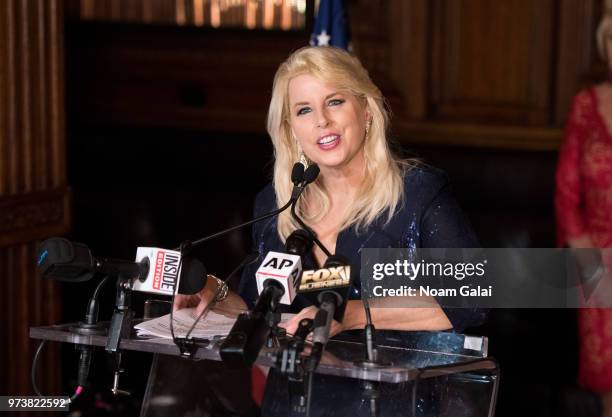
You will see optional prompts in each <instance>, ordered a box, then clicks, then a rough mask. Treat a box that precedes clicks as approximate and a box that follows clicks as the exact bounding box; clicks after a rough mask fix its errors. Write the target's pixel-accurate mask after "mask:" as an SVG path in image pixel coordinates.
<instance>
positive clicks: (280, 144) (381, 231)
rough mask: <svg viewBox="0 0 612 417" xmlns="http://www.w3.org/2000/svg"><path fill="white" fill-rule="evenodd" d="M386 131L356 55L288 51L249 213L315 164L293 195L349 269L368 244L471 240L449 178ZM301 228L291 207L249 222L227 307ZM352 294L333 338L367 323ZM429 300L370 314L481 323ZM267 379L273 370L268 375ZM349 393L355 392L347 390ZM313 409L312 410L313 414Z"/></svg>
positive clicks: (430, 323) (207, 295)
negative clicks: (261, 180) (267, 180)
mask: <svg viewBox="0 0 612 417" xmlns="http://www.w3.org/2000/svg"><path fill="white" fill-rule="evenodd" d="M388 127H389V117H388V114H387V111H386V109H385V105H384V99H383V96H382V94H381V93H380V91H379V89H378V88H377V87H376V86H375V85H374V84H373V83H372V81H371V80H370V77H369V76H368V73H367V71H366V70H365V69H364V68H363V66H362V65H361V63H360V62H359V61H358V59H357V58H355V57H354V56H352V55H350V54H349V53H348V52H346V51H344V50H341V49H336V48H331V47H306V48H302V49H300V50H298V51H296V52H294V53H293V54H292V55H291V56H290V57H289V58H288V59H287V60H286V61H285V62H284V63H282V64H281V65H280V67H279V69H278V71H277V73H276V76H275V78H274V86H273V91H272V99H271V102H270V108H269V112H268V125H267V128H268V133H269V135H270V137H271V138H272V143H273V145H274V151H275V155H274V156H275V164H274V179H273V182H272V184H270V185H269V186H268V187H266V188H265V189H264V190H263V191H261V192H260V193H259V195H258V196H257V198H256V201H255V215H260V214H263V213H266V212H269V211H272V210H273V209H275V208H276V207H278V206H280V205H282V204H284V203H285V202H286V201H288V199H289V197H290V193H291V189H292V184H291V181H290V177H291V169H292V166H293V164H294V163H295V162H296V161H299V160H302V161H304V162H306V163H307V164H308V163H316V164H318V166H319V168H320V170H321V173H320V175H319V177H318V178H317V180H316V181H315V182H314V183H313V184H311V185H309V186H308V188H307V190H306V192H305V193H304V194H303V195H302V197H301V199H300V200H299V206H298V213H299V214H300V216H301V217H302V218H303V219H304V221H305V223H307V224H308V225H309V227H310V228H312V230H313V231H314V232H315V233H316V235H317V237H318V239H319V240H320V241H321V242H322V243H323V244H324V245H325V246H326V247H327V248H328V249H329V250H330V252H331V253H336V254H340V255H343V256H344V257H346V258H348V259H349V261H350V263H351V268H353V269H357V270H358V269H359V267H360V250H361V248H364V247H373V248H387V247H398V248H402V247H413V248H416V247H430V248H431V247H475V246H477V245H478V242H477V239H476V238H475V236H474V234H473V232H472V229H471V228H470V226H469V224H468V223H467V222H466V220H465V218H464V216H463V213H462V211H461V210H460V209H459V207H458V206H457V204H456V202H455V200H454V198H453V197H452V194H451V191H450V187H449V184H448V181H447V179H446V177H445V176H444V175H443V174H442V173H441V172H439V171H437V170H435V169H433V168H426V167H425V166H424V165H418V164H415V163H414V162H412V161H403V160H400V159H398V158H397V157H396V156H395V155H394V154H393V153H392V152H391V150H390V148H389V143H388V138H387V132H388ZM297 228H299V225H298V224H297V223H295V221H294V220H293V219H292V217H291V215H290V213H288V212H285V213H283V214H281V215H280V216H279V217H278V218H273V219H270V220H269V221H264V222H262V223H259V224H256V225H255V226H254V227H253V241H254V242H253V243H254V248H255V250H256V251H258V253H259V261H258V262H256V263H254V264H253V265H251V266H250V267H248V268H246V270H245V271H244V272H243V275H242V281H241V283H240V288H239V294H234V293H231V294H230V295H229V296H228V297H227V298H226V299H225V300H224V301H223V303H225V304H226V305H227V306H229V307H232V308H246V307H247V306H251V307H252V306H253V304H254V302H255V300H256V299H257V288H256V284H255V277H254V272H255V271H256V269H257V268H258V266H259V264H260V263H261V261H262V260H263V257H264V256H265V255H266V254H267V253H268V252H269V251H281V252H282V251H283V250H284V241H285V239H286V237H287V236H288V235H289V234H290V233H291V232H292V231H293V230H295V229H297ZM325 260H326V256H325V254H324V253H323V252H322V251H321V250H320V249H319V248H318V247H316V246H315V247H314V249H313V251H312V253H311V254H309V255H308V256H306V259H304V263H305V268H316V267H317V266H320V265H323V264H324V263H325ZM355 276H357V277H358V276H359V273H358V272H357V273H356V274H355ZM210 281H211V280H209V284H208V285H207V287H210V288H207V289H205V290H204V291H203V293H202V294H201V296H200V305H199V306H198V308H200V309H201V308H203V306H204V305H206V304H207V303H208V301H210V300H211V299H212V295H213V293H214V290H215V289H216V284H215V283H214V282H210ZM351 297H352V298H353V299H351V300H349V301H348V304H347V307H346V311H345V315H344V320H343V322H342V323H337V322H334V324H333V328H332V334H333V335H335V334H338V333H340V332H343V331H347V330H359V329H363V327H364V326H365V324H366V320H365V314H364V310H363V305H362V303H361V301H360V297H361V284H360V282H355V283H354V286H353V289H352V291H351ZM181 303H182V304H181V305H187V303H186V302H185V301H181ZM433 305H434V307H431V308H373V311H372V318H373V322H374V325H375V326H376V328H377V329H379V330H390V331H406V330H450V329H454V330H456V331H462V330H463V329H465V327H466V326H469V325H475V324H478V323H480V322H481V321H482V320H483V319H484V313H482V312H481V311H477V310H467V309H462V310H459V309H457V310H452V309H447V310H445V309H442V308H441V307H439V306H437V304H435V302H434V304H433ZM291 309H292V311H293V312H296V313H297V315H296V316H295V317H294V318H293V319H292V320H291V321H290V322H288V323H286V328H287V331H288V332H289V333H293V332H294V331H295V330H296V328H297V325H298V323H299V321H300V320H301V319H302V318H305V317H309V318H313V317H314V315H315V313H316V308H315V307H313V306H311V305H309V303H308V302H307V300H306V299H303V298H302V297H300V296H298V297H297V299H296V300H295V301H294V303H293V305H292V306H291ZM381 333H384V332H381ZM396 333H399V332H394V334H396ZM271 377H272V379H275V378H277V377H278V375H276V374H274V373H272V374H271ZM318 378H320V380H319V381H318V382H317V383H316V384H315V385H316V386H323V387H325V386H327V387H330V386H331V385H334V384H336V383H337V384H339V385H337V386H336V385H334V387H335V388H333V390H332V391H333V392H334V393H335V394H334V395H340V391H342V390H343V388H342V387H343V386H344V385H343V383H342V382H341V381H332V380H333V378H331V377H326V378H323V377H318ZM276 381H277V382H278V380H276ZM277 385H278V386H279V387H283V386H286V384H282V383H281V384H280V385H279V384H277ZM268 391H270V390H268ZM328 392H329V391H328ZM347 392H348V391H347ZM274 395H275V396H274V397H269V398H268V399H269V400H270V401H277V400H278V395H279V393H278V391H276V392H275V394H274ZM315 395H316V397H313V398H320V399H321V401H319V400H317V404H326V402H325V400H324V399H323V398H321V397H320V396H321V395H325V393H324V392H321V393H318V394H315ZM347 395H348V398H352V394H347ZM336 398H339V397H336ZM356 400H357V399H355V401H352V402H351V401H349V403H348V404H344V403H343V404H338V403H336V402H334V403H329V404H328V405H327V407H334V410H335V411H336V413H335V414H336V415H348V413H349V412H351V413H352V412H353V409H354V407H355V406H356V404H357V403H358V401H356ZM267 404H268V405H270V403H269V402H268V403H267ZM275 407H276V408H275V410H276V411H275V412H274V413H272V412H271V411H270V409H269V408H268V407H267V406H266V404H264V411H265V410H268V411H265V412H264V414H265V415H290V411H289V410H288V409H284V408H283V409H279V408H278V405H276V406H275ZM321 407H325V406H323V405H321ZM337 407H346V408H343V409H339V408H337ZM366 411H367V410H366ZM320 412H323V411H322V410H320ZM312 415H313V416H314V415H317V412H316V411H314V410H313V414H312Z"/></svg>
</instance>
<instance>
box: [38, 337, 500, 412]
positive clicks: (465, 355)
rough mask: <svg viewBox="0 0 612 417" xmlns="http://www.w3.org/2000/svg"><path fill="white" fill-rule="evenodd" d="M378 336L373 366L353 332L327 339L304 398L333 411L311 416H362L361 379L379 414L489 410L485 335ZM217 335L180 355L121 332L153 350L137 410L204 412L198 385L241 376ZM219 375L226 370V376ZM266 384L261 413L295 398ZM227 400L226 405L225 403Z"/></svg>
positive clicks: (98, 341)
mask: <svg viewBox="0 0 612 417" xmlns="http://www.w3.org/2000/svg"><path fill="white" fill-rule="evenodd" d="M377 336H378V337H377V343H378V351H379V358H380V359H381V360H382V361H383V362H384V365H381V366H377V367H363V366H360V365H358V364H357V363H358V362H359V361H360V360H362V359H364V355H365V353H364V352H365V350H364V345H363V343H361V340H362V339H361V336H360V332H345V333H343V334H342V335H341V338H340V340H331V341H330V342H329V344H328V346H327V349H326V352H325V354H324V356H323V358H322V360H321V363H320V364H319V366H318V368H317V370H316V371H315V372H316V375H315V377H314V378H313V381H314V382H313V389H312V394H311V401H312V402H313V403H316V404H319V405H320V404H328V405H332V404H333V405H332V406H331V408H332V410H333V412H332V413H331V414H328V413H325V412H322V413H316V412H311V416H312V417H315V416H323V415H335V416H343V415H347V414H349V413H350V415H351V417H358V416H361V415H363V416H369V415H370V413H369V402H367V401H364V400H361V399H360V395H361V394H360V393H361V392H362V391H363V381H375V383H376V386H377V387H378V392H379V394H378V404H379V409H380V410H381V415H382V416H386V415H394V416H413V417H430V416H459V417H488V416H493V415H494V412H495V402H496V398H497V390H498V384H499V369H498V366H497V363H496V361H495V360H494V359H492V358H489V357H488V340H487V338H486V337H480V336H478V337H476V336H466V335H462V334H456V333H448V332H380V331H379V333H378V334H377ZM30 337H31V338H35V339H45V340H49V341H57V342H65V343H73V344H82V345H91V346H99V347H101V348H104V346H105V344H106V336H99V335H80V334H76V333H73V332H71V331H70V325H58V326H47V327H33V328H31V329H30ZM219 342H220V341H219V340H213V341H208V342H204V343H201V344H199V347H198V349H197V351H196V352H195V353H194V355H193V356H192V358H191V359H184V358H181V357H180V352H179V349H178V347H176V346H175V345H174V344H173V342H172V341H171V340H166V339H144V338H138V337H136V336H134V335H132V336H131V337H130V338H125V339H123V340H122V341H121V344H120V348H121V349H123V350H132V351H142V352H150V353H154V354H155V356H154V360H153V365H152V367H151V370H150V375H149V380H148V386H147V390H146V394H145V398H144V399H143V405H142V410H141V416H142V417H157V416H198V415H202V416H206V415H211V414H209V413H208V414H207V412H206V411H205V410H204V408H205V407H206V405H202V404H198V399H197V397H198V390H202V389H204V388H203V385H204V384H205V383H209V384H212V385H215V384H217V387H222V386H223V384H229V390H230V391H231V384H232V379H234V381H235V378H244V377H247V376H245V375H248V374H246V373H235V371H230V370H227V369H224V367H223V364H222V363H221V362H220V361H221V358H220V356H219V344H220V343H219ZM277 352H278V349H277V348H265V349H263V350H262V352H261V353H260V355H259V357H258V359H257V362H256V363H257V364H258V365H262V366H267V367H272V368H273V367H274V366H275V365H276V354H277ZM194 360H195V361H194ZM199 360H204V361H201V362H200V361H199ZM211 361H212V362H211ZM211 369H213V370H214V372H211ZM213 373H214V374H215V375H216V376H215V375H212V374H213ZM224 376H225V377H227V378H225V379H226V381H225V382H224V381H223V378H224ZM227 379H229V380H228V381H227ZM267 385H268V387H267V388H269V389H268V390H267V392H266V395H265V400H264V407H265V408H266V410H270V411H269V412H268V411H267V412H266V414H264V415H266V416H267V415H271V416H276V415H278V416H281V415H282V416H286V415H288V414H287V411H286V409H285V408H284V407H282V406H277V404H291V402H292V401H294V399H293V398H292V393H293V390H292V388H291V385H292V383H289V381H288V380H287V379H286V377H285V376H283V375H281V374H280V373H279V372H271V374H270V377H269V379H268V384H267ZM271 387H273V388H271ZM212 389H215V387H214V386H213V388H212ZM194 397H196V398H194ZM220 397H221V402H222V403H223V401H224V398H226V399H227V400H228V401H235V402H238V403H240V401H241V399H240V398H234V399H232V398H227V396H224V395H221V396H220ZM230 397H231V395H230ZM227 406H228V407H232V405H231V404H227ZM237 407H238V408H240V405H238V406H237ZM236 415H239V411H237V412H236Z"/></svg>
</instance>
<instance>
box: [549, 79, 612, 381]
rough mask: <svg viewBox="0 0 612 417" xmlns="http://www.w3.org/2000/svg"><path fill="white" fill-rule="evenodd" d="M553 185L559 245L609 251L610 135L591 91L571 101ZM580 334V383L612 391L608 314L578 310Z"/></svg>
mask: <svg viewBox="0 0 612 417" xmlns="http://www.w3.org/2000/svg"><path fill="white" fill-rule="evenodd" d="M610 129H612V123H611V124H610ZM556 185H557V191H556V195H555V207H556V212H557V231H558V234H557V239H558V243H559V245H560V246H565V245H567V240H568V239H571V238H575V237H579V236H582V235H585V234H586V235H588V236H590V238H591V240H592V242H593V245H594V246H596V247H600V248H609V247H612V134H611V132H610V130H609V127H608V126H607V125H606V123H605V121H604V118H603V117H602V115H601V113H600V112H599V106H598V102H597V95H596V92H595V89H593V88H591V89H588V90H583V91H581V92H580V93H578V95H576V97H575V98H574V102H573V105H572V110H571V113H570V117H569V120H568V122H567V126H566V130H565V143H564V144H563V146H562V148H561V151H560V154H559V163H558V166H557V175H556ZM578 332H579V339H580V369H579V376H578V382H579V383H580V384H581V385H582V386H583V387H585V388H587V389H590V390H593V391H597V392H604V391H609V390H612V309H594V308H582V309H579V310H578Z"/></svg>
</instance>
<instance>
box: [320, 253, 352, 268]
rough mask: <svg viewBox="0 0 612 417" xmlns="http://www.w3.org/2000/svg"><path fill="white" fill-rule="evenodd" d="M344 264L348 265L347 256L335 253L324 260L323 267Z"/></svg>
mask: <svg viewBox="0 0 612 417" xmlns="http://www.w3.org/2000/svg"><path fill="white" fill-rule="evenodd" d="M345 265H350V263H349V260H348V258H345V257H344V256H342V255H338V254H335V255H332V256H329V257H328V258H327V260H326V261H325V265H324V268H332V267H336V266H345Z"/></svg>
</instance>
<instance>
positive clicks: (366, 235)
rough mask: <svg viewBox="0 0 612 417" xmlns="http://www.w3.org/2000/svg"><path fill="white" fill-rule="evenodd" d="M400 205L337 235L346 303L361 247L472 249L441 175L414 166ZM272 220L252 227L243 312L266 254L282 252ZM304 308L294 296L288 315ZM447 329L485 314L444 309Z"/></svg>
mask: <svg viewBox="0 0 612 417" xmlns="http://www.w3.org/2000/svg"><path fill="white" fill-rule="evenodd" d="M403 177H404V187H405V188H404V201H403V202H402V204H401V206H400V208H399V210H397V211H396V213H395V215H394V216H393V218H392V219H391V221H390V222H388V223H386V220H387V218H386V216H385V215H382V216H380V217H379V220H377V221H375V222H374V223H373V224H372V225H370V226H369V227H368V228H367V229H366V230H364V231H361V232H360V233H357V231H356V230H355V229H354V228H353V227H350V228H348V229H345V230H343V231H341V232H340V233H339V235H338V238H337V242H336V253H337V254H340V255H343V256H344V257H345V258H348V260H349V261H350V264H351V269H352V270H353V273H354V276H355V277H357V279H355V280H354V284H353V289H352V290H351V298H354V299H359V298H360V295H361V285H360V282H359V278H358V277H359V268H360V265H361V262H360V251H361V249H362V248H474V247H479V242H478V239H477V238H476V235H475V234H474V231H473V230H472V227H471V225H470V223H469V221H468V220H467V218H466V217H465V215H464V213H463V211H462V210H461V208H460V207H459V205H458V204H457V202H456V200H455V198H454V197H453V194H452V192H451V187H450V183H449V181H448V178H447V176H446V175H445V174H444V173H443V172H442V171H440V170H438V169H435V168H432V167H430V166H425V165H420V166H417V167H416V168H412V169H410V170H408V171H407V172H406V173H405V174H404V176H403ZM276 207H277V205H276V197H275V193H274V188H273V187H272V185H271V184H268V186H266V187H265V188H264V189H263V190H262V191H261V192H260V193H259V194H258V195H257V197H256V200H255V209H254V211H255V216H260V215H263V214H265V213H267V212H270V211H272V210H274V209H276ZM276 224H277V222H276V217H274V218H271V219H268V220H266V221H263V222H260V223H258V224H255V225H254V227H253V249H254V250H255V251H257V252H258V253H259V258H258V259H257V261H255V262H254V263H252V264H251V265H249V266H248V267H246V268H245V269H244V271H243V274H242V279H241V282H240V286H239V294H240V295H241V296H242V298H243V299H244V300H245V301H246V303H247V304H248V305H249V307H253V304H254V302H255V301H256V299H257V286H256V282H255V271H256V270H257V268H258V267H259V265H260V264H261V262H262V261H263V258H264V257H265V255H266V254H267V253H268V252H269V251H279V252H282V251H284V244H283V242H281V240H280V237H279V235H278V233H277V228H276ZM314 265H315V262H314V258H313V256H312V255H310V256H307V257H306V259H304V268H305V269H314ZM309 304H310V303H309V301H308V300H306V299H305V298H304V297H302V296H299V295H298V296H297V298H296V299H295V300H294V302H293V304H292V306H291V308H290V309H289V311H291V312H298V311H299V310H301V309H302V308H304V307H306V306H308V305H309ZM444 311H445V313H446V315H447V317H448V319H449V321H450V322H451V323H452V325H453V330H454V331H457V332H462V331H463V330H464V329H465V328H466V327H471V326H476V325H479V324H481V323H482V322H484V320H485V318H486V310H482V309H468V308H444Z"/></svg>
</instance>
